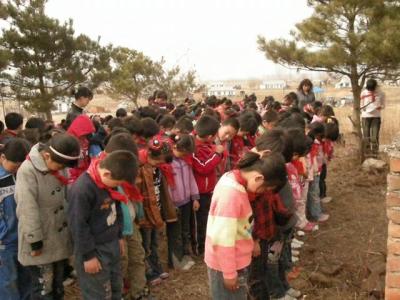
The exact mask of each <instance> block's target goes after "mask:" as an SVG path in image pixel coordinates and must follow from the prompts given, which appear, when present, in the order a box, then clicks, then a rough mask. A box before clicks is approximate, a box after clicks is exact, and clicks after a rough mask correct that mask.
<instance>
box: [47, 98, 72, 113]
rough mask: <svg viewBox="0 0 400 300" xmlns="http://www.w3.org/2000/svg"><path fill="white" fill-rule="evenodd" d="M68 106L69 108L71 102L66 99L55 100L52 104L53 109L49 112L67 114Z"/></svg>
mask: <svg viewBox="0 0 400 300" xmlns="http://www.w3.org/2000/svg"><path fill="white" fill-rule="evenodd" d="M70 106H71V100H67V99H61V100H56V101H54V103H53V109H52V111H51V112H52V113H53V114H62V113H67V112H68V109H69V107H70Z"/></svg>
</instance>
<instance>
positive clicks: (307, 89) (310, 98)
mask: <svg viewBox="0 0 400 300" xmlns="http://www.w3.org/2000/svg"><path fill="white" fill-rule="evenodd" d="M296 94H297V98H298V101H299V102H298V103H299V108H300V110H301V111H303V108H304V106H305V105H306V104H311V103H313V102H315V95H314V92H313V84H312V82H311V80H310V79H303V80H302V81H301V82H300V84H299V87H298V88H297V92H296Z"/></svg>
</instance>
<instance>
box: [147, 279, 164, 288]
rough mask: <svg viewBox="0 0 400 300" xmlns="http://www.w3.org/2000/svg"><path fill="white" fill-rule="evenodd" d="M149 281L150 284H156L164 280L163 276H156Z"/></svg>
mask: <svg viewBox="0 0 400 300" xmlns="http://www.w3.org/2000/svg"><path fill="white" fill-rule="evenodd" d="M148 282H149V285H150V286H156V285H159V284H161V283H162V282H163V280H162V279H161V277H154V278H152V279H150V280H149V281H148Z"/></svg>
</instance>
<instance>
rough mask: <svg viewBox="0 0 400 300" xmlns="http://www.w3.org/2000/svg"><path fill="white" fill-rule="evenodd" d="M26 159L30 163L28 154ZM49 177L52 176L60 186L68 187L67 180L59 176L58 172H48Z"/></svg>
mask: <svg viewBox="0 0 400 300" xmlns="http://www.w3.org/2000/svg"><path fill="white" fill-rule="evenodd" d="M26 159H27V160H29V161H32V160H31V158H30V156H29V154H28V155H27V156H26ZM48 173H49V174H50V175H53V176H54V177H55V178H56V179H57V180H58V181H59V182H60V183H61V185H68V178H67V177H65V176H63V175H61V174H60V171H50V170H49V172H48Z"/></svg>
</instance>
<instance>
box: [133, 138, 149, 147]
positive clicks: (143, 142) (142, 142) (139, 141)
mask: <svg viewBox="0 0 400 300" xmlns="http://www.w3.org/2000/svg"><path fill="white" fill-rule="evenodd" d="M136 144H137V145H138V147H139V148H146V147H147V141H146V139H145V138H143V137H139V138H138V139H137V140H136Z"/></svg>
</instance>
